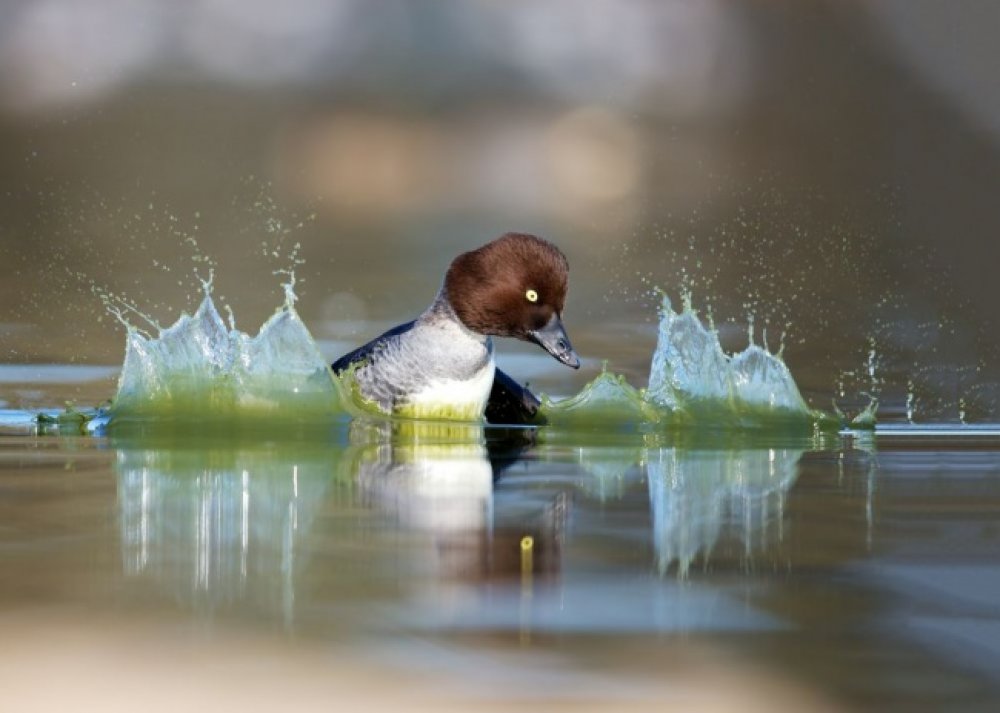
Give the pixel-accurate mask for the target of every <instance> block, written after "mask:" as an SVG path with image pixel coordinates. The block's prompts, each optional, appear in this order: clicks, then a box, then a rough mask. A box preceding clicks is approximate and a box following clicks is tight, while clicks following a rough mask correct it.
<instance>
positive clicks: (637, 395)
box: [105, 253, 825, 431]
mask: <svg viewBox="0 0 1000 713" xmlns="http://www.w3.org/2000/svg"><path fill="white" fill-rule="evenodd" d="M296 259H297V258H296V255H295V254H294V253H293V255H292V261H293V264H292V266H291V267H290V268H289V269H288V270H285V271H281V274H282V275H283V276H285V277H286V278H287V281H286V282H284V283H283V287H284V292H285V299H284V304H283V305H282V306H281V307H280V308H279V309H278V310H277V311H276V312H275V314H274V315H273V316H272V317H271V318H270V319H269V320H268V321H267V322H266V323H265V324H264V325H263V327H261V329H260V332H259V333H258V334H257V335H256V336H253V337H251V336H250V335H248V334H246V333H244V332H241V331H239V330H238V329H236V327H235V318H234V317H233V315H232V312H231V310H230V311H229V319H228V324H227V322H226V321H225V320H223V318H222V317H221V316H220V314H219V311H218V309H217V308H216V305H215V302H214V301H213V298H212V280H213V277H214V273H213V272H212V270H211V269H210V270H209V275H208V277H207V278H206V279H201V282H202V290H203V299H202V301H201V304H200V306H199V307H198V309H197V311H196V312H195V313H194V314H193V315H188V314H182V315H181V317H180V318H179V319H178V320H177V321H176V322H175V323H174V324H173V325H172V326H170V327H167V328H160V327H158V326H156V325H155V323H154V322H152V321H151V320H148V319H145V321H146V322H147V324H148V325H150V326H153V327H155V332H156V334H155V336H154V334H152V333H150V332H147V331H144V330H143V329H141V328H139V327H137V326H134V325H133V324H132V323H131V322H130V321H129V319H128V318H129V317H130V316H131V315H133V314H139V315H142V313H141V311H139V310H138V309H137V308H136V307H135V306H134V305H131V303H127V302H122V301H120V300H119V301H108V300H105V304H106V305H107V306H108V308H109V310H110V311H111V312H112V314H114V315H115V316H116V317H117V318H118V319H119V320H120V321H121V322H122V323H123V324H124V325H125V326H126V330H127V336H126V353H125V362H124V366H123V368H122V374H121V377H120V379H119V384H118V393H117V396H116V398H115V400H114V404H113V407H112V411H111V413H112V419H113V420H123V419H125V420H127V419H166V420H173V421H195V422H201V421H205V420H212V421H222V422H226V421H239V420H241V419H245V418H255V417H261V416H263V417H266V418H268V419H275V418H279V419H280V418H285V417H294V418H296V419H297V420H302V419H307V420H308V419H312V418H316V417H328V416H331V415H343V414H348V413H350V414H353V415H361V414H366V413H367V411H366V410H365V409H364V408H361V406H363V404H358V403H355V399H354V398H352V396H351V389H350V379H349V378H347V379H346V380H343V382H342V381H341V380H338V379H337V378H335V377H333V375H332V374H331V372H330V369H329V367H328V366H327V363H326V361H325V360H324V359H323V357H322V355H321V354H320V353H319V350H318V348H317V347H316V344H315V342H314V341H313V339H312V336H311V335H310V334H309V331H308V329H307V328H306V327H305V325H304V324H303V323H302V320H301V319H300V317H299V315H298V313H297V312H296V311H295V302H296V299H297V297H296V294H295V285H296V281H295V275H294V267H295V264H296V263H295V260H296ZM122 304H127V305H128V309H127V310H126V309H123V308H122ZM143 318H144V316H143ZM146 329H149V326H147V327H146ZM751 339H752V337H751ZM348 377H349V375H348ZM542 414H543V416H544V418H545V420H546V421H547V422H548V423H550V424H552V425H554V426H565V427H573V428H580V427H587V426H588V425H591V426H597V427H599V428H601V429H603V430H608V429H611V430H614V429H615V428H619V429H624V430H629V431H633V430H635V429H636V428H637V427H638V428H641V429H645V430H647V431H649V430H651V429H661V428H670V427H672V426H681V425H684V426H694V427H708V428H720V427H721V428H737V429H740V428H770V427H779V428H784V427H787V426H790V425H791V426H803V427H807V428H812V427H813V426H814V424H815V423H816V422H817V421H818V420H822V419H823V418H825V417H824V415H823V414H820V413H818V412H815V411H812V410H810V409H809V407H808V406H807V405H806V403H805V401H804V400H803V399H802V396H801V394H800V393H799V390H798V387H797V386H796V384H795V381H794V379H793V378H792V375H791V373H790V372H789V370H788V367H787V366H786V365H785V363H784V362H783V361H782V360H781V358H780V356H778V355H775V354H772V353H770V352H769V351H768V350H767V348H766V346H760V345H757V344H754V343H751V344H750V345H749V346H748V347H747V348H746V349H744V350H743V351H741V352H739V353H737V354H734V355H731V356H730V355H727V354H726V353H724V352H723V350H722V347H721V345H720V343H719V338H718V334H717V332H716V331H715V330H714V328H712V327H710V326H709V327H706V326H705V325H703V324H702V322H701V320H700V319H699V318H698V316H697V314H696V312H695V310H694V308H693V307H692V305H691V300H690V298H689V297H688V298H686V299H685V302H684V307H683V309H682V310H681V311H680V312H675V311H674V310H673V309H672V307H671V304H670V301H669V300H668V299H667V298H666V297H665V296H664V297H663V302H662V307H661V314H660V325H659V338H658V343H657V346H656V350H655V352H654V354H653V358H652V365H651V371H650V378H649V388H648V389H645V390H640V389H637V388H635V387H634V386H632V385H631V384H629V383H628V382H627V381H626V380H625V379H624V377H622V376H619V375H615V374H613V373H611V372H610V371H608V370H607V368H606V365H605V369H604V370H603V371H602V373H601V374H600V375H599V376H598V377H597V378H596V379H595V380H594V381H592V382H591V383H590V384H588V385H587V386H585V387H584V388H583V389H582V390H581V391H580V393H578V394H577V395H575V396H573V397H571V398H568V399H563V400H560V401H555V400H552V399H550V398H545V399H544V401H543V406H542ZM369 415H370V414H369Z"/></svg>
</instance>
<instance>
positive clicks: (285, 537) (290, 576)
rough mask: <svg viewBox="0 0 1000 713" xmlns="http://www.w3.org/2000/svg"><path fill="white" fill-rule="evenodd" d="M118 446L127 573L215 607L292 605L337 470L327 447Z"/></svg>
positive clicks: (189, 600)
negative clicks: (305, 546)
mask: <svg viewBox="0 0 1000 713" xmlns="http://www.w3.org/2000/svg"><path fill="white" fill-rule="evenodd" d="M310 451H311V452H307V453H302V452H301V450H297V451H295V452H294V453H292V452H289V451H287V450H284V449H278V450H277V451H275V450H274V449H268V450H263V449H260V448H247V449H240V448H237V447H233V448H231V449H219V448H208V449H199V448H191V447H187V448H184V447H167V448H129V447H126V448H120V449H119V450H118V457H117V466H116V467H117V471H118V502H119V507H120V517H121V532H122V563H123V567H124V570H125V574H126V575H128V576H132V577H148V578H151V579H152V580H153V581H155V582H156V583H157V585H158V586H159V587H160V588H162V589H165V590H167V591H172V592H173V595H174V597H175V598H176V599H177V600H179V601H181V602H185V603H193V604H197V605H204V606H207V607H208V608H209V609H215V608H217V607H219V606H222V605H224V604H226V603H231V602H234V601H247V600H251V601H252V600H257V603H259V604H261V605H263V606H264V607H266V608H273V609H280V611H281V612H282V613H283V614H284V616H285V618H286V621H287V620H290V618H291V615H292V611H293V606H294V587H293V583H294V577H295V573H296V571H297V569H298V568H299V563H298V561H297V556H296V555H297V544H298V543H299V541H300V539H301V537H302V533H303V532H304V531H306V530H307V529H308V527H309V524H310V522H311V520H312V519H313V517H314V515H315V512H316V510H317V507H318V505H319V504H320V502H321V501H322V498H323V496H324V493H325V491H326V488H327V485H328V483H329V480H330V475H331V473H332V468H333V464H332V462H331V458H330V450H329V449H316V450H314V451H312V450H311V449H310Z"/></svg>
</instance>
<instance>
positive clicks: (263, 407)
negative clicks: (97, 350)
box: [113, 289, 339, 418]
mask: <svg viewBox="0 0 1000 713" xmlns="http://www.w3.org/2000/svg"><path fill="white" fill-rule="evenodd" d="M288 292H289V296H288V299H286V302H285V304H284V305H283V306H282V307H281V309H279V310H278V311H277V312H276V313H275V314H274V316H273V317H271V318H270V319H269V320H268V321H267V322H266V323H265V324H264V325H263V326H262V327H261V329H260V332H259V333H258V334H257V336H254V337H251V336H250V335H248V334H246V333H244V332H241V331H239V330H237V329H235V328H227V326H226V324H225V323H224V322H223V320H222V317H221V316H220V315H219V312H218V310H217V309H216V307H215V303H214V302H213V301H212V296H211V293H210V290H206V294H205V298H204V299H203V300H202V303H201V306H200V307H199V308H198V310H197V311H196V312H195V314H194V315H187V314H184V315H182V316H181V317H180V319H178V320H177V322H176V323H175V324H174V325H173V326H171V327H169V328H167V329H164V330H161V332H160V334H159V336H158V337H155V338H154V337H151V336H147V335H145V334H143V333H142V332H140V331H139V330H138V329H137V328H135V327H133V326H131V325H128V326H127V330H128V331H127V338H126V350H125V363H124V366H123V368H122V373H121V377H120V379H119V383H118V393H117V396H116V397H115V402H114V409H113V410H114V412H115V415H116V416H164V417H175V416H198V417H201V418H206V417H222V418H230V417H239V416H248V415H254V414H264V415H298V416H305V417H310V416H316V415H330V414H335V413H337V412H338V410H339V406H338V404H339V397H338V392H337V389H336V385H335V383H334V381H333V380H332V378H331V375H330V370H329V367H328V365H327V363H326V361H325V360H324V359H323V356H322V355H321V354H320V353H319V350H318V348H317V347H316V343H315V342H314V341H313V339H312V336H311V335H310V334H309V330H308V329H307V328H306V326H305V325H304V324H303V323H302V320H301V319H300V318H299V315H298V314H297V313H296V311H295V308H294V296H293V295H292V294H291V291H290V289H289V290H288Z"/></svg>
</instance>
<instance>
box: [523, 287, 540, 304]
mask: <svg viewBox="0 0 1000 713" xmlns="http://www.w3.org/2000/svg"><path fill="white" fill-rule="evenodd" d="M524 296H525V297H526V298H527V299H528V302H538V293H537V292H535V291H534V290H528V291H527V292H525V293H524Z"/></svg>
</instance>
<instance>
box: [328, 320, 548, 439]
mask: <svg viewBox="0 0 1000 713" xmlns="http://www.w3.org/2000/svg"><path fill="white" fill-rule="evenodd" d="M414 324H416V320H414V321H412V322H407V323H406V324H401V325H399V326H398V327H393V328H392V329H390V330H389V331H388V332H385V333H384V334H380V335H379V336H377V337H375V339H373V340H371V341H370V342H368V343H367V344H365V345H364V346H361V347H358V348H357V349H355V350H354V351H352V352H348V353H347V354H345V355H344V356H342V357H340V358H339V359H337V360H336V361H335V362H333V364H331V367H330V368H332V369H333V373H334V374H341V373H343V372H345V371H347V370H348V369H349V368H351V366H353V365H355V364H361V363H363V362H364V361H365V360H366V359H368V358H369V357H370V356H371V355H372V354H374V353H375V352H377V351H378V350H379V349H381V348H382V347H383V346H384V345H385V343H386V342H387V341H389V340H390V339H392V338H393V337H396V336H399V335H400V334H405V333H406V332H409V331H410V330H411V329H413V325H414ZM541 405H542V402H541V401H539V400H538V397H537V396H535V395H534V394H533V393H531V391H529V390H528V389H527V388H525V387H524V386H521V385H520V384H519V383H517V381H515V380H514V379H512V378H511V377H510V376H508V375H507V374H505V373H504V372H502V371H500V370H499V369H497V370H496V374H495V375H494V377H493V388H492V390H491V391H490V398H489V400H488V401H487V402H486V413H485V416H486V420H487V421H488V422H489V423H494V424H505V423H506V424H513V425H517V424H525V423H544V422H545V419H544V418H542V417H540V416H539V415H538V409H539V407H540V406H541Z"/></svg>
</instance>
